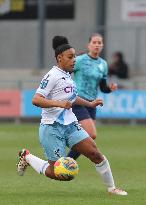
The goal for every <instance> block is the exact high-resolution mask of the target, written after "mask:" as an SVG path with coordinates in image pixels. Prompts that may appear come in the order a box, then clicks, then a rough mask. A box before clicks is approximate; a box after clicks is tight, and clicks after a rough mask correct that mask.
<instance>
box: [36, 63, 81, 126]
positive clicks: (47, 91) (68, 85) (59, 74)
mask: <svg viewBox="0 0 146 205" xmlns="http://www.w3.org/2000/svg"><path fill="white" fill-rule="evenodd" d="M36 93H39V94H41V95H42V96H44V97H45V98H47V99H50V100H58V101H59V100H60V101H63V100H69V101H71V102H74V101H75V100H76V97H77V91H76V86H75V84H74V81H73V80H72V79H71V76H70V74H69V73H67V72H65V71H63V70H61V69H60V68H58V67H57V66H53V68H52V69H51V70H50V71H49V72H48V73H47V74H46V75H45V76H44V77H43V79H42V81H41V83H40V86H39V88H38V89H37V91H36ZM55 121H56V122H59V123H60V124H64V125H67V124H70V123H72V122H74V121H77V118H76V116H75V115H74V113H73V112H72V108H70V109H64V108H60V107H50V108H42V119H41V123H43V124H53V123H54V122H55Z"/></svg>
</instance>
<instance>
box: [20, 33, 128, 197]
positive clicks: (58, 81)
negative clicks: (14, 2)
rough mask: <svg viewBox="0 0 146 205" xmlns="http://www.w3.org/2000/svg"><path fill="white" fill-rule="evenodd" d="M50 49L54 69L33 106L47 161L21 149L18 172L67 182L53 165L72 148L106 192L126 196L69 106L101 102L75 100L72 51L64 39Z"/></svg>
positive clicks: (93, 105) (54, 41)
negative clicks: (91, 165) (36, 109)
mask: <svg viewBox="0 0 146 205" xmlns="http://www.w3.org/2000/svg"><path fill="white" fill-rule="evenodd" d="M53 48H54V49H55V57H56V60H57V66H54V67H53V68H52V69H51V70H50V71H49V72H48V73H47V74H46V75H45V76H44V78H43V79H42V81H41V83H40V86H39V88H38V89H37V91H36V94H35V95H34V97H33V100H32V102H33V104H34V105H36V106H38V107H41V108H42V119H41V124H40V130H39V139H40V143H41V144H42V146H43V149H44V151H45V155H46V157H47V159H48V161H44V160H42V159H40V158H38V157H36V156H34V155H32V154H30V152H29V150H27V149H23V150H22V151H21V152H20V153H19V156H20V158H19V162H18V165H17V171H18V173H19V174H20V175H23V174H24V171H25V170H26V168H27V166H28V165H30V166H32V167H33V168H34V169H35V170H36V171H37V172H38V173H41V174H44V175H45V176H47V177H49V178H52V179H56V180H70V178H68V179H66V178H63V177H56V176H55V174H54V163H55V161H56V160H57V159H58V158H60V156H66V151H65V149H66V146H69V147H70V148H74V149H75V150H76V151H77V152H80V153H81V154H83V155H84V156H86V157H88V158H89V159H90V160H91V161H92V162H93V163H94V164H95V167H96V171H97V172H99V174H100V175H101V177H102V179H103V181H104V183H105V184H106V186H107V189H108V192H109V193H112V194H117V195H127V192H125V191H123V190H121V189H118V188H115V184H114V179H113V176H112V172H111V169H110V165H109V162H108V160H107V159H106V157H105V156H103V154H102V153H101V152H100V151H99V149H98V148H97V147H96V144H95V142H94V140H93V139H92V138H91V137H89V135H88V133H87V132H86V131H85V130H84V129H83V128H82V127H81V126H80V125H79V124H78V122H77V118H76V116H75V115H74V113H73V112H72V108H71V107H72V104H73V103H75V104H79V105H84V106H87V107H96V106H98V105H101V106H102V100H99V99H95V100H94V101H92V102H89V101H87V100H84V99H82V98H80V97H78V96H77V93H76V87H75V85H74V82H73V80H72V79H71V76H70V74H69V72H71V71H72V70H73V67H74V64H75V50H74V48H73V47H72V46H70V45H69V44H68V40H67V38H66V37H63V36H55V37H54V38H53Z"/></svg>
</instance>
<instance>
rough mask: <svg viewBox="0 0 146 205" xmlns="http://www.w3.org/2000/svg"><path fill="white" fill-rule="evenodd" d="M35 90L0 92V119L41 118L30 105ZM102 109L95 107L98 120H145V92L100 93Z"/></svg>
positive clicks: (36, 109) (39, 109)
mask: <svg viewBox="0 0 146 205" xmlns="http://www.w3.org/2000/svg"><path fill="white" fill-rule="evenodd" d="M34 93H35V90H34V89H33V90H22V91H20V90H5V91H3V90H0V117H1V118H3V117H5V118H6V117H14V118H15V117H17V118H18V117H20V118H21V117H24V118H35V117H37V118H38V117H39V118H40V117H41V108H38V107H36V106H33V105H32V97H33V95H34ZM99 98H102V99H103V101H104V106H103V107H99V106H98V107H97V115H96V117H97V118H98V119H146V91H144V90H118V91H116V92H113V93H111V94H109V95H108V94H107V95H105V94H102V93H100V95H99Z"/></svg>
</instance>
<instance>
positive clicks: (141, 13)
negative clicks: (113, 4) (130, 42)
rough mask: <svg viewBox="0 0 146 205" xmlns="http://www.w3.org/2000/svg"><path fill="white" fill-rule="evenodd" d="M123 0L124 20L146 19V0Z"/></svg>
mask: <svg viewBox="0 0 146 205" xmlns="http://www.w3.org/2000/svg"><path fill="white" fill-rule="evenodd" d="M121 2H122V6H121V8H122V19H123V20H124V21H132V22H134V21H141V22H145V21H146V0H122V1H121Z"/></svg>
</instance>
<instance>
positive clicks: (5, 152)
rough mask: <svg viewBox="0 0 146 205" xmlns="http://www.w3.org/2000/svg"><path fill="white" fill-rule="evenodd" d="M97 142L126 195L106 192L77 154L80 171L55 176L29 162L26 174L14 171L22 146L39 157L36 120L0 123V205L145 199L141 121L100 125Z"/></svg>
mask: <svg viewBox="0 0 146 205" xmlns="http://www.w3.org/2000/svg"><path fill="white" fill-rule="evenodd" d="M97 132H98V137H97V140H96V142H97V145H99V147H100V149H101V151H102V152H103V153H104V154H105V155H106V156H107V158H108V159H109V161H110V164H111V167H112V171H113V175H114V178H115V182H116V184H117V186H118V187H121V188H124V189H125V190H126V191H128V194H129V195H128V196H126V197H122V196H109V195H108V194H107V192H106V189H105V186H104V185H103V183H102V180H101V179H100V176H99V174H98V173H97V172H96V171H95V167H94V165H93V164H92V163H91V162H90V161H89V160H87V159H85V157H83V156H82V157H80V158H79V160H78V163H79V167H80V170H79V175H78V176H77V177H76V178H75V179H74V180H73V181H70V182H60V181H55V180H51V179H48V178H46V177H44V176H42V175H39V174H37V173H36V172H35V171H34V170H32V169H31V167H28V170H27V171H26V174H25V176H23V177H20V176H18V175H17V173H16V166H15V165H16V163H17V158H18V157H17V156H18V150H19V149H21V148H23V147H27V148H28V149H30V150H31V152H32V153H33V154H35V155H37V156H39V157H41V158H44V155H43V151H42V148H41V146H40V144H39V141H38V125H37V124H22V125H13V124H9V125H8V124H1V125H0V205H26V204H27V205H37V204H40V205H49V204H50V205H98V204H99V205H123V204H124V205H145V204H146V127H144V126H143V127H142V126H132V127H130V126H101V127H98V128H97Z"/></svg>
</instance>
